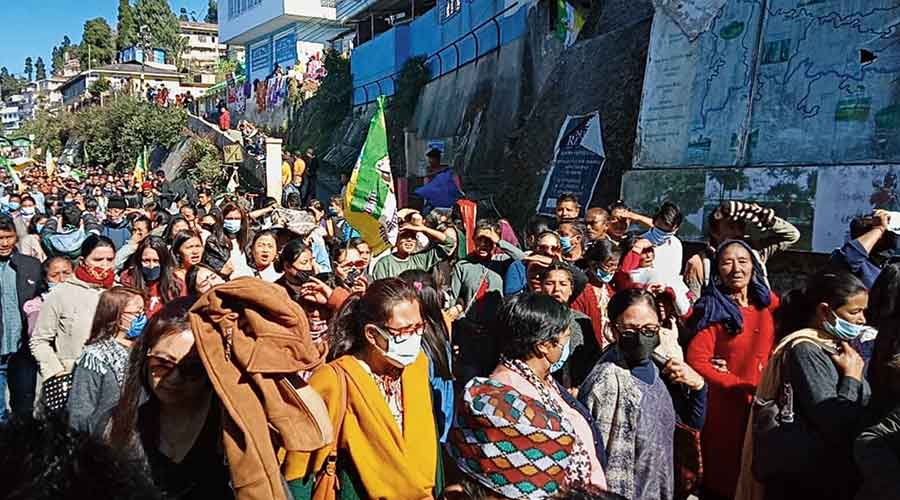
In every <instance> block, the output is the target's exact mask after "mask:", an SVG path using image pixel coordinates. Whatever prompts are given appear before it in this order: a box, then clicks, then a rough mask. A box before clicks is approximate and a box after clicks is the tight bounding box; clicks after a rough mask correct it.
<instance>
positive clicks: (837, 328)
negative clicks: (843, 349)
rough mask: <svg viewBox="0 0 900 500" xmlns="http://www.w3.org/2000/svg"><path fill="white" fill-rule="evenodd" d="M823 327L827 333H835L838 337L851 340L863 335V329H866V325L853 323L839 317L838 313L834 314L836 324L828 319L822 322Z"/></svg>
mask: <svg viewBox="0 0 900 500" xmlns="http://www.w3.org/2000/svg"><path fill="white" fill-rule="evenodd" d="M832 314H834V313H832ZM822 328H824V329H825V332H826V333H828V334H830V335H833V336H834V337H836V338H837V339H839V340H845V341H847V342H850V341H851V340H853V339H855V338H857V337H859V336H860V335H862V333H863V331H865V329H866V325H856V324H853V323H851V322H849V321H847V320H845V319H841V318H839V317H838V315H837V314H834V324H831V323H829V322H827V321H826V322H825V323H823V324H822Z"/></svg>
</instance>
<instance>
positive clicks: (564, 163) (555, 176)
mask: <svg viewBox="0 0 900 500" xmlns="http://www.w3.org/2000/svg"><path fill="white" fill-rule="evenodd" d="M605 162H606V153H605V152H604V150H603V131H602V130H601V128H600V112H599V111H594V112H593V113H590V114H586V115H578V116H567V117H566V121H565V122H563V125H562V127H561V128H560V130H559V138H558V139H557V140H556V147H555V150H554V153H553V161H552V162H551V164H550V171H549V172H547V177H546V179H545V180H544V188H543V189H542V190H541V197H540V198H539V201H538V209H537V212H538V213H539V214H545V215H553V214H554V213H555V212H556V200H557V199H558V198H559V196H560V195H562V194H563V193H572V194H574V195H575V196H577V197H578V200H579V202H580V203H581V206H582V207H588V206H589V205H590V203H591V198H592V197H593V195H594V188H595V187H596V185H597V181H598V180H599V179H600V173H601V172H602V171H603V164H604V163H605Z"/></svg>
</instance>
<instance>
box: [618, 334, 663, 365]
mask: <svg viewBox="0 0 900 500" xmlns="http://www.w3.org/2000/svg"><path fill="white" fill-rule="evenodd" d="M657 346H659V334H658V333H657V334H656V335H654V336H652V337H645V336H644V335H635V336H633V337H620V338H619V352H621V353H622V356H623V357H624V358H625V362H626V363H627V364H628V366H637V365H640V364H642V363H644V362H646V361H647V360H648V359H650V355H651V354H653V350H654V349H656V348H657Z"/></svg>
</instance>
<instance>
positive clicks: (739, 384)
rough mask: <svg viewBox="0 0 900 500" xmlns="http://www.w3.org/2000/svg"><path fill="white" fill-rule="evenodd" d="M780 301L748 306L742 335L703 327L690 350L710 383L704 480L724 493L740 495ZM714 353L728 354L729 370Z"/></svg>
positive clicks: (691, 361)
mask: <svg viewBox="0 0 900 500" xmlns="http://www.w3.org/2000/svg"><path fill="white" fill-rule="evenodd" d="M778 305H779V301H778V296H776V295H775V294H772V303H771V304H770V305H769V307H768V308H766V309H757V308H756V307H754V306H749V307H742V308H741V315H742V316H743V319H744V328H743V330H742V331H741V332H740V333H738V334H737V335H734V334H731V333H729V332H727V331H726V330H725V328H724V326H723V325H722V324H720V323H717V324H714V325H710V326H708V327H706V328H704V329H703V330H700V332H699V333H697V336H696V337H694V339H693V340H692V341H691V343H690V345H689V346H688V350H687V354H686V356H685V360H686V361H687V362H688V364H689V365H691V367H693V368H694V370H696V371H697V373H699V374H700V375H701V376H702V377H703V378H704V379H706V382H707V384H709V395H708V400H707V404H706V423H705V424H704V426H703V434H702V436H701V444H702V448H703V467H704V471H703V486H704V487H705V488H708V489H710V490H712V491H713V492H715V493H717V494H719V495H722V496H723V497H727V498H734V493H735V489H736V487H737V480H738V474H739V473H740V469H741V450H742V449H743V447H744V432H745V431H746V429H747V419H748V418H749V415H750V404H751V402H752V400H753V395H754V394H755V393H756V386H757V385H758V384H759V381H760V378H762V372H763V368H765V366H766V363H768V361H769V355H770V354H771V353H772V349H773V348H774V346H775V319H774V317H773V313H774V312H775V310H776V309H778ZM713 358H720V359H724V360H725V362H726V363H727V364H728V372H727V373H722V372H720V371H718V370H717V369H716V368H714V367H713V364H712V362H711V360H712V359H713Z"/></svg>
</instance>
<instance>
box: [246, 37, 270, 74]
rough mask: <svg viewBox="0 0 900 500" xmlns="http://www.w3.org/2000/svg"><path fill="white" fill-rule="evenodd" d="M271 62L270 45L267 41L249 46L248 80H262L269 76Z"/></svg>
mask: <svg viewBox="0 0 900 500" xmlns="http://www.w3.org/2000/svg"><path fill="white" fill-rule="evenodd" d="M271 62H272V47H271V46H270V45H269V43H268V42H263V43H262V44H260V45H257V46H255V47H251V48H250V81H251V82H252V81H254V80H262V79H265V78H266V77H267V76H269V67H270V66H271Z"/></svg>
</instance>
